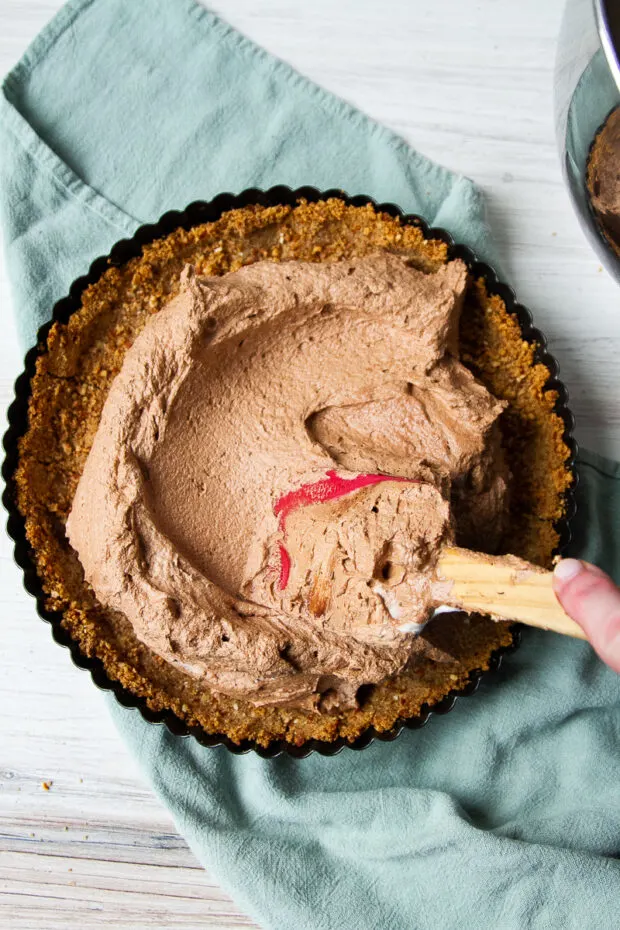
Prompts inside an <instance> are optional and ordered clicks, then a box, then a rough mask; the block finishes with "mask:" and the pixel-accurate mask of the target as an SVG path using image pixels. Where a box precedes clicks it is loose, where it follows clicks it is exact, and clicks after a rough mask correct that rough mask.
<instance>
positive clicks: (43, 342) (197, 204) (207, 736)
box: [2, 185, 578, 759]
mask: <svg viewBox="0 0 620 930" xmlns="http://www.w3.org/2000/svg"><path fill="white" fill-rule="evenodd" d="M332 198H337V199H339V200H342V201H343V202H344V203H345V204H346V205H347V206H354V207H361V206H366V205H370V206H372V207H373V209H374V210H375V211H376V212H378V213H387V214H389V215H390V216H393V217H399V218H400V222H401V223H402V224H403V225H409V226H416V227H417V228H418V229H420V231H421V232H422V235H423V236H424V238H425V239H438V240H441V241H442V242H445V243H446V245H447V246H448V259H449V260H452V259H455V258H460V259H462V260H463V261H464V262H465V264H466V265H467V267H468V270H469V271H470V273H471V274H472V275H474V276H476V277H478V278H483V279H484V281H485V283H486V286H487V289H488V290H489V292H490V293H491V294H497V295H498V296H499V297H501V298H502V300H504V302H505V304H506V309H507V310H508V312H509V313H511V314H512V315H514V317H515V318H516V320H517V322H518V324H519V328H520V330H521V335H522V337H523V338H524V339H525V340H526V341H527V342H529V343H530V344H534V346H535V352H534V362H535V363H542V364H543V365H544V366H545V367H546V368H547V370H548V371H549V379H548V380H547V382H546V384H545V390H554V391H556V392H557V400H556V403H555V407H554V412H555V413H557V414H558V415H559V416H560V417H561V418H562V420H563V422H564V435H563V439H564V442H565V443H566V445H567V447H568V449H569V453H570V454H569V458H568V459H567V462H566V465H567V468H568V469H569V471H570V472H571V475H572V482H571V484H570V486H569V487H568V489H567V490H566V491H565V492H564V495H563V497H564V514H563V515H562V517H561V518H560V519H559V520H558V521H556V524H555V526H556V529H557V530H558V532H559V534H560V540H559V543H558V546H557V552H558V553H560V554H561V553H563V552H565V551H566V549H567V547H568V545H569V543H570V540H571V529H570V523H571V520H572V518H573V517H574V514H575V510H576V502H575V489H576V487H577V482H578V475H577V471H576V468H575V460H576V456H577V443H576V441H575V438H574V436H573V430H574V426H575V421H574V417H573V414H572V413H571V411H570V410H569V408H568V391H567V390H566V387H565V385H564V384H563V383H562V382H561V381H560V380H559V377H558V375H559V365H558V363H557V361H556V359H555V358H554V357H553V356H552V355H550V354H549V352H548V351H547V341H546V339H545V337H544V335H543V334H542V333H541V332H540V330H538V329H537V328H536V327H535V326H534V323H533V319H532V315H531V313H530V311H529V310H528V309H527V308H526V307H524V306H523V304H521V303H519V301H518V300H517V298H516V295H515V292H514V291H513V289H512V288H511V287H509V286H508V285H507V284H505V283H503V282H502V281H501V280H500V278H499V277H498V275H497V274H496V272H495V270H494V269H493V268H492V267H491V266H490V265H488V264H487V263H486V262H483V261H481V260H480V258H479V257H478V255H477V254H476V253H475V252H474V251H473V249H471V248H469V246H466V245H462V244H459V243H456V242H455V241H454V239H453V238H452V236H451V235H450V233H449V232H447V231H446V230H445V229H442V228H441V227H432V226H429V224H428V223H427V222H426V220H425V219H423V217H421V216H419V215H418V214H415V213H405V211H404V210H402V209H401V208H400V207H398V206H397V205H396V204H394V203H389V202H387V203H379V202H377V201H376V200H375V199H373V198H372V197H369V196H367V195H365V194H358V195H355V196H350V195H349V194H347V193H346V192H345V191H344V190H341V189H340V188H331V189H328V190H326V191H320V190H319V189H318V188H316V187H310V186H304V187H298V188H296V189H292V188H290V187H288V186H286V185H277V186H275V187H271V188H269V189H268V190H261V189H259V188H247V189H246V190H244V191H242V192H241V193H240V194H233V193H230V192H225V193H221V194H218V195H217V196H216V197H214V198H213V199H212V200H209V201H204V200H196V201H193V202H192V203H191V204H189V205H188V206H187V207H186V208H185V209H184V210H169V211H168V212H166V213H164V214H163V215H162V216H161V217H160V219H159V220H158V221H157V222H155V223H147V224H144V225H141V226H140V227H138V229H137V230H136V231H135V233H134V235H133V236H132V237H131V238H128V239H121V240H120V241H118V242H117V243H116V244H115V245H114V246H113V247H112V249H111V250H110V252H109V253H108V255H104V256H99V257H98V258H96V259H95V260H94V261H93V262H92V263H91V265H90V268H89V270H88V272H87V273H86V274H85V275H82V276H81V277H79V278H77V279H76V280H75V281H74V282H73V284H72V285H71V287H70V289H69V293H68V294H67V296H65V297H63V298H61V299H60V300H59V301H57V302H56V304H55V305H54V307H53V310H52V316H51V318H50V320H49V321H48V322H47V323H44V324H43V326H41V328H40V329H39V331H38V333H37V341H36V344H35V345H34V346H33V347H32V348H31V349H30V350H29V351H28V352H27V353H26V356H25V359H24V367H23V370H22V372H21V374H20V375H19V376H18V378H17V380H16V382H15V396H14V399H13V401H12V403H11V405H10V407H9V409H8V428H7V430H6V432H5V434H4V438H3V446H4V450H5V458H4V462H3V465H2V476H3V479H4V482H5V488H4V492H3V495H2V503H3V505H4V507H5V509H6V511H7V513H8V520H7V532H8V534H9V536H10V537H11V539H12V540H13V542H14V550H13V553H14V559H15V561H16V563H17V564H18V565H19V567H20V568H21V569H22V572H23V584H24V588H25V589H26V591H27V592H28V593H29V594H31V595H32V596H33V597H34V598H35V600H36V609H37V613H38V615H39V617H40V618H41V619H42V620H44V621H45V622H46V623H48V624H49V625H50V627H51V632H52V636H53V638H54V640H55V641H56V642H57V643H58V644H59V645H61V646H63V647H65V648H66V649H68V650H69V652H70V655H71V659H72V661H73V664H74V665H75V666H77V667H78V668H81V669H85V670H87V671H89V672H90V676H91V678H92V680H93V682H94V684H95V685H96V686H97V687H98V688H99V689H100V690H102V691H109V692H112V694H113V695H114V697H115V698H116V700H117V702H118V703H119V704H120V705H121V706H123V707H127V708H135V709H137V710H138V711H139V712H140V715H141V716H142V718H143V719H144V720H145V721H146V722H147V723H152V724H159V725H163V726H165V727H166V729H167V730H168V731H169V732H170V733H171V734H173V735H174V736H182V737H189V736H192V737H194V739H196V740H197V742H198V743H200V745H202V746H204V747H207V748H216V747H218V746H224V747H225V748H226V749H228V750H229V751H230V752H232V753H233V754H235V755H242V754H245V753H248V752H255V753H257V754H258V755H259V756H261V757H263V758H269V759H271V758H275V757H277V756H282V755H287V756H290V757H292V758H295V759H302V758H305V757H307V756H309V755H311V754H312V753H313V752H316V753H318V754H319V755H323V756H332V755H336V754H337V753H339V752H341V751H342V750H343V749H344V748H349V749H353V750H361V749H365V748H366V747H367V746H369V745H371V744H372V743H373V742H374V741H375V740H378V741H380V742H391V741H392V740H394V739H396V738H397V737H398V736H399V735H400V733H401V732H402V731H403V730H404V729H409V730H413V729H420V728H421V727H423V726H425V725H426V724H427V723H428V722H429V720H430V719H431V717H432V716H433V715H434V714H439V715H443V714H446V713H448V712H449V711H450V710H452V708H453V707H454V705H455V703H456V700H457V698H459V697H467V696H469V695H472V694H474V693H475V692H476V691H477V689H478V687H479V685H480V682H481V681H482V680H483V679H486V678H488V676H489V675H490V674H492V673H494V672H496V671H497V670H498V669H499V668H500V666H501V663H502V661H503V658H504V656H505V655H507V654H508V653H509V652H511V651H513V650H514V649H515V648H516V647H517V646H518V644H519V642H520V638H521V628H520V626H519V625H518V624H514V625H513V627H512V632H513V639H512V643H511V644H509V645H508V646H505V647H503V648H501V649H498V650H495V651H494V652H493V654H492V655H491V658H490V661H489V668H488V669H487V670H484V671H483V670H481V669H474V670H473V671H472V672H470V676H469V680H468V682H467V684H466V685H465V686H464V687H462V688H460V689H457V690H452V691H450V692H449V693H448V694H447V695H445V696H444V697H443V698H442V699H441V700H440V701H439V702H437V703H436V704H433V705H431V706H429V705H426V704H425V705H423V706H422V708H421V709H420V712H419V713H418V714H417V715H416V716H414V717H406V718H398V720H397V721H396V722H395V724H394V725H393V726H392V727H391V728H390V729H389V730H384V731H378V730H375V728H374V727H372V726H371V727H368V728H367V729H366V730H364V732H363V733H361V734H360V736H358V737H357V738H356V739H355V740H352V741H349V740H348V739H346V738H345V737H338V739H336V740H333V741H323V740H317V739H311V740H307V741H306V742H305V743H303V744H301V745H299V746H298V745H295V744H294V743H291V742H289V741H287V740H285V739H278V740H274V741H272V742H270V743H269V744H268V745H267V746H262V745H260V744H259V743H257V742H255V741H253V740H244V741H243V742H241V743H235V742H233V741H232V740H231V739H230V737H228V736H227V735H226V734H223V733H208V732H207V731H206V730H204V729H203V728H202V727H195V726H190V725H189V724H187V723H186V722H185V721H184V720H182V719H181V718H180V717H178V716H177V715H176V714H175V713H174V712H173V711H172V710H161V711H153V710H151V709H150V708H149V707H148V706H147V702H146V699H145V698H144V697H139V696H138V695H136V694H133V692H131V691H129V690H128V689H127V688H125V687H124V686H123V685H122V684H121V683H120V682H119V681H116V680H114V679H111V678H109V677H108V675H107V672H106V670H105V668H104V665H103V662H102V661H101V660H100V659H98V658H96V657H89V656H85V655H84V654H83V653H82V652H81V650H80V648H79V645H78V643H77V642H76V641H75V640H74V639H72V637H71V636H70V635H69V633H68V632H67V631H66V630H65V629H64V628H63V627H62V626H61V620H62V616H63V614H62V612H60V611H49V610H47V608H46V607H45V603H44V602H45V595H44V592H43V588H42V584H41V582H40V580H39V577H38V575H37V571H36V567H35V563H34V560H33V552H32V549H31V546H30V544H29V543H28V541H27V539H26V531H25V520H24V518H23V517H22V515H21V513H20V512H19V510H18V508H17V503H16V488H15V477H14V476H15V470H16V468H17V464H18V458H19V453H18V444H19V440H20V438H21V437H22V436H23V435H24V433H25V432H26V430H27V428H28V404H29V400H30V383H31V378H32V376H33V375H34V372H35V366H36V362H37V359H38V358H39V356H40V355H42V354H44V353H45V352H46V351H47V337H48V335H49V331H50V329H51V327H52V325H53V324H54V323H56V322H61V323H66V322H67V320H68V319H69V317H70V316H71V314H72V313H73V312H75V311H76V310H77V309H79V307H80V306H81V297H82V292H83V291H84V290H85V289H86V288H87V287H88V286H89V285H91V284H94V283H95V281H97V280H98V279H99V278H100V276H101V275H102V274H103V272H104V271H105V270H106V269H107V268H108V267H110V265H117V266H118V265H122V264H125V263H126V262H127V261H129V260H130V259H131V258H135V257H137V256H139V255H140V254H141V252H142V248H143V246H145V245H147V244H149V243H151V242H154V241H155V240H157V239H161V238H164V237H165V236H168V235H169V234H170V233H172V232H173V231H174V230H175V229H178V228H179V227H182V228H184V229H190V228H192V227H193V226H197V225H200V224H202V223H208V222H213V221H214V220H217V219H219V217H220V216H221V215H222V214H223V213H226V212H228V211H229V210H234V209H238V208H242V207H247V206H251V205H259V206H264V207H269V206H280V205H284V206H296V205H297V204H298V203H299V201H301V200H305V201H307V202H309V203H316V202H317V201H321V200H329V199H332Z"/></svg>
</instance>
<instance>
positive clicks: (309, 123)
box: [0, 0, 620, 930]
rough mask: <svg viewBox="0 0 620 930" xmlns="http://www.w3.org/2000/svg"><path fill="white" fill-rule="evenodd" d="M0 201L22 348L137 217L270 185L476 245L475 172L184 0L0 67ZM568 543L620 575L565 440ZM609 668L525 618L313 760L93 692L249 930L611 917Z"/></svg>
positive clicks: (619, 832) (124, 14) (93, 20)
mask: <svg viewBox="0 0 620 930" xmlns="http://www.w3.org/2000/svg"><path fill="white" fill-rule="evenodd" d="M0 133H1V135H0V139H1V149H0V152H1V161H0V209H1V211H2V212H1V217H2V222H3V224H4V232H5V241H6V250H7V259H8V264H9V270H10V274H11V279H12V283H13V288H14V296H15V303H16V309H17V318H18V324H19V329H20V335H21V338H22V340H23V343H24V345H25V346H26V345H28V344H30V343H32V342H33V340H34V335H35V332H36V329H37V327H38V326H39V324H40V323H41V322H42V321H43V320H45V319H47V318H48V316H49V314H50V310H51V307H52V305H53V303H54V301H55V300H56V299H57V298H59V297H61V296H63V294H64V293H66V291H67V288H68V286H69V284H70V283H71V281H72V280H73V279H74V278H75V277H76V276H78V275H80V274H82V273H83V272H84V271H85V270H86V269H87V268H88V265H89V263H90V262H91V260H92V259H93V258H94V257H95V256H97V255H100V254H102V253H105V252H106V251H108V250H109V248H110V247H111V245H112V244H113V243H114V242H115V241H116V240H117V239H119V238H122V237H123V236H126V235H127V234H131V233H132V232H133V230H134V229H135V228H136V226H137V225H138V224H139V223H141V222H144V221H148V220H152V219H155V218H157V217H158V216H159V215H160V214H161V213H163V212H164V211H165V210H167V209H170V208H179V207H183V206H184V205H185V204H187V203H189V202H190V201H191V200H194V199H197V198H200V199H208V198H210V197H212V196H213V195H215V194H217V193H218V192H220V191H221V190H233V191H238V190H241V189H242V188H245V187H248V186H253V185H256V186H262V187H266V186H269V185H272V184H275V183H285V184H289V185H291V186H298V185H301V184H314V185H317V186H318V187H322V188H327V187H343V188H345V189H347V190H349V191H350V192H351V193H360V192H362V193H367V194H371V195H373V196H374V197H376V198H378V199H379V200H392V201H395V202H396V203H398V204H400V205H401V206H402V207H403V208H405V209H406V210H408V211H417V212H419V213H421V214H423V215H424V216H425V217H426V218H427V220H429V221H430V222H431V223H435V224H438V225H443V226H446V227H447V228H449V229H450V230H451V231H452V232H453V233H454V235H455V237H456V238H457V239H458V240H460V241H462V242H465V243H468V244H469V245H471V246H473V247H474V248H475V249H476V250H477V251H478V252H479V253H480V254H481V255H483V256H485V257H486V258H488V259H490V260H491V261H496V256H495V255H493V254H492V252H491V241H490V237H489V230H488V228H487V226H486V224H485V221H484V218H483V204H482V198H481V195H480V193H479V191H478V190H477V188H476V187H475V186H474V185H472V183H471V182H470V181H468V180H467V179H465V178H462V177H457V176H455V175H453V174H451V173H449V172H447V171H445V170H444V169H442V168H439V167H438V166H436V165H433V164H431V163H430V162H428V161H427V160H426V159H424V158H423V157H421V156H420V155H418V154H417V153H415V152H413V151H412V150H411V149H410V148H408V147H407V145H406V144H405V143H404V142H403V141H402V140H401V139H399V138H397V137H396V136H394V135H393V134H392V133H391V132H389V131H388V130H386V129H384V128H382V127H381V126H379V125H377V124H375V123H373V122H371V121H369V120H368V119H367V118H366V117H364V116H363V115H362V114H360V113H359V112H357V111H355V110H353V109H352V108H351V107H349V106H347V105H346V104H344V103H343V102H341V101H339V100H337V99H335V98H334V97H332V96H330V95H328V94H326V93H325V92H323V91H322V90H321V89H319V88H318V87H316V86H314V85H313V84H311V83H309V82H308V81H306V80H305V79H304V78H302V77H301V76H299V75H298V74H296V73H295V72H294V71H292V70H291V69H290V68H289V67H288V66H286V65H285V64H283V63H282V62H278V61H276V60H274V59H273V58H272V57H270V56H269V55H267V54H266V53H265V52H264V51H262V50H261V49H259V48H256V47H255V46H254V45H252V44H251V43H250V42H248V41H247V40H246V39H244V38H242V37H241V36H239V35H238V34H237V33H236V32H234V31H233V30H231V29H230V28H229V27H227V26H226V25H224V24H223V23H222V22H221V21H220V20H219V19H217V18H216V17H214V16H213V15H212V14H210V13H209V12H207V11H206V10H204V9H203V8H201V7H199V6H197V5H195V4H194V3H193V2H191V0H140V2H132V3H128V2H126V0H78V2H73V3H70V4H68V5H67V6H66V7H65V8H64V9H63V10H62V11H61V12H60V14H59V15H58V16H57V17H56V19H55V20H54V21H53V22H52V23H51V24H50V25H49V26H48V27H47V29H46V30H45V31H44V32H43V33H42V34H41V35H40V36H39V38H38V39H37V40H36V41H35V42H34V44H33V45H32V46H31V48H30V49H29V50H28V52H27V53H26V55H25V56H24V58H23V59H22V61H21V62H20V64H19V65H18V66H17V67H16V68H15V69H14V70H13V71H12V73H11V74H10V75H9V76H8V77H7V78H6V80H5V82H4V85H3V93H2V96H1V98H0ZM579 470H580V478H581V484H580V487H579V493H578V496H579V519H578V521H577V525H576V534H575V544H574V553H575V554H580V555H582V556H584V557H586V558H589V559H592V560H593V561H596V562H598V564H600V565H602V566H603V567H605V568H607V569H608V570H610V571H612V572H615V574H616V577H619V575H620V532H619V527H620V466H619V465H617V464H614V463H612V462H609V461H607V460H604V459H602V458H600V457H598V456H595V455H592V454H588V453H583V454H582V456H581V458H580V464H579ZM619 698H620V678H618V677H617V676H616V675H614V674H613V673H612V672H611V671H610V670H609V669H607V668H606V667H605V666H604V665H603V664H602V663H601V662H599V660H598V659H597V658H596V656H595V655H594V653H593V652H592V650H591V649H590V647H589V646H588V645H587V644H584V643H579V642H573V641H571V640H568V639H564V638H562V637H559V636H554V635H552V634H542V633H540V634H539V633H535V632H528V633H527V634H526V635H524V642H523V645H522V647H521V648H520V649H519V650H518V651H517V652H516V653H515V654H514V656H512V657H511V658H510V659H509V661H507V662H506V663H505V666H504V669H503V671H502V672H501V674H500V675H499V676H498V677H497V678H496V679H495V680H494V681H492V682H490V683H484V684H483V685H482V687H481V689H480V692H479V694H478V695H477V696H476V697H473V698H470V699H468V700H467V701H464V702H461V703H459V704H458V705H457V707H456V709H455V710H454V711H453V712H452V713H451V714H450V715H449V716H448V717H446V718H444V719H438V720H433V721H432V722H431V724H430V725H429V726H428V727H427V728H425V729H424V730H421V731H418V732H406V733H404V734H403V735H402V736H401V737H400V738H399V739H398V740H397V741H396V742H395V743H391V744H389V743H388V744H375V745H373V746H371V747H370V748H369V749H367V750H365V751H364V752H362V753H355V752H352V751H350V750H345V751H343V752H342V753H341V754H340V755H339V756H337V757H335V758H322V757H320V756H316V755H315V756H312V757H310V758H308V759H306V760H304V761H301V762H296V761H293V760H291V759H288V758H283V759H277V760H272V761H268V760H263V759H260V758H259V757H257V756H255V755H248V756H245V757H235V756H232V755H231V754H229V753H228V752H227V751H225V750H223V749H217V750H207V749H203V748H201V747H200V746H198V745H197V744H196V743H195V742H194V741H193V740H189V739H188V740H183V739H179V738H175V737H173V736H171V735H170V734H169V733H168V732H167V731H166V730H165V729H163V728H162V727H158V726H152V725H149V724H146V723H145V722H144V721H143V720H142V719H141V718H140V716H139V715H138V714H137V713H135V712H133V711H127V710H124V709H122V708H120V707H118V706H117V705H116V704H115V703H114V701H110V708H111V711H112V713H113V715H114V718H115V720H116V723H117V725H118V727H119V730H120V731H121V733H122V735H123V737H124V738H125V740H126V741H127V743H128V745H129V746H130V747H131V749H132V750H133V751H134V752H135V754H136V756H137V757H138V759H139V761H140V763H141V765H142V768H143V770H144V772H145V774H146V776H147V777H148V779H149V781H150V782H151V784H152V785H153V788H154V790H155V791H156V792H157V794H158V796H159V797H160V798H161V799H162V800H163V802H164V803H165V804H166V805H167V806H168V808H169V809H170V811H171V812H172V815H173V816H174V818H175V821H176V823H177V825H178V828H179V830H180V831H181V832H182V833H183V835H184V836H185V837H186V838H187V840H188V842H189V844H190V845H191V847H192V849H193V850H194V851H195V853H196V855H197V856H198V857H199V859H200V860H201V862H203V863H204V864H205V866H207V867H208V868H209V870H210V871H211V872H212V874H213V875H215V876H216V878H217V879H218V880H219V881H220V882H221V884H222V885H223V886H224V887H225V888H227V889H228V890H229V891H230V892H231V894H232V895H233V896H234V897H235V899H236V900H237V901H238V903H239V904H240V905H241V906H242V907H243V908H245V909H246V910H247V912H248V913H249V914H251V915H252V916H253V917H255V918H256V920H258V921H259V923H261V924H262V925H264V926H266V927H272V928H276V927H277V928H284V930H287V928H290V930H293V928H295V930H297V928H299V927H304V928H306V927H307V928H325V930H336V928H345V930H348V928H351V930H353V928H355V930H363V928H369V930H370V928H372V930H374V928H384V930H402V928H405V927H412V928H413V927H415V928H421V930H426V928H428V930H438V928H441V930H451V928H454V930H456V928H458V930H462V928H478V927H480V928H482V927H497V928H501V930H510V928H515V930H523V928H529V927H534V928H556V927H557V928H571V927H574V928H580V930H582V928H588V927H594V926H596V927H597V928H613V927H616V926H618V922H619V919H620V918H619V917H618V912H619V906H620V863H619V862H618V859H617V857H618V855H619V854H620V777H619V765H618V763H619V760H620V746H619V737H620V704H619Z"/></svg>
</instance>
